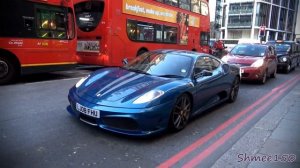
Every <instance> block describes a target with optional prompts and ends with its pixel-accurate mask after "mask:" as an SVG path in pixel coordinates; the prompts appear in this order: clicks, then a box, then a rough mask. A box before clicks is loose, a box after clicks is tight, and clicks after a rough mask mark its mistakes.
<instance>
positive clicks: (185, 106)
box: [169, 94, 192, 132]
mask: <svg viewBox="0 0 300 168" xmlns="http://www.w3.org/2000/svg"><path fill="white" fill-rule="evenodd" d="M191 109H192V102H191V99H190V97H189V96H188V95H187V94H183V95H181V96H180V97H179V98H178V99H177V100H176V103H175V104H174V107H173V110H172V113H171V116H170V121H169V127H170V129H171V130H172V131H176V132H177V131H180V130H182V129H183V128H184V127H185V126H186V125H187V123H188V121H189V118H190V113H191Z"/></svg>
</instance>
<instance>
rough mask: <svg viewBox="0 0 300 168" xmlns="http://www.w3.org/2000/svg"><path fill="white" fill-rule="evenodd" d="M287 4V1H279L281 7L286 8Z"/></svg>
mask: <svg viewBox="0 0 300 168" xmlns="http://www.w3.org/2000/svg"><path fill="white" fill-rule="evenodd" d="M292 1H294V0H292ZM288 4H289V0H283V1H281V6H284V7H288Z"/></svg>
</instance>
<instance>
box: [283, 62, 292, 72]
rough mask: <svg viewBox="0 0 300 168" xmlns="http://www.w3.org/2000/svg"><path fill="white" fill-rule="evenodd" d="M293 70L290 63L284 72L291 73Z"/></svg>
mask: <svg viewBox="0 0 300 168" xmlns="http://www.w3.org/2000/svg"><path fill="white" fill-rule="evenodd" d="M290 71H291V64H288V65H287V66H286V68H285V69H284V73H289V72H290Z"/></svg>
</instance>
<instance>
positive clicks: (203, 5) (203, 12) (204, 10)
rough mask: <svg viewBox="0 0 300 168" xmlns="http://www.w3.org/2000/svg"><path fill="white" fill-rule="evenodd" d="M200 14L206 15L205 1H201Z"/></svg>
mask: <svg viewBox="0 0 300 168" xmlns="http://www.w3.org/2000/svg"><path fill="white" fill-rule="evenodd" d="M201 15H205V16H207V15H208V6H207V3H205V2H203V1H201Z"/></svg>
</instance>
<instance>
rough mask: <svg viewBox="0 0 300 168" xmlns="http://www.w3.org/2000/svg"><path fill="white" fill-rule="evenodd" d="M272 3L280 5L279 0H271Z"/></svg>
mask: <svg viewBox="0 0 300 168" xmlns="http://www.w3.org/2000/svg"><path fill="white" fill-rule="evenodd" d="M284 1H286V0H284ZM273 3H274V4H276V5H280V0H273Z"/></svg>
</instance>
